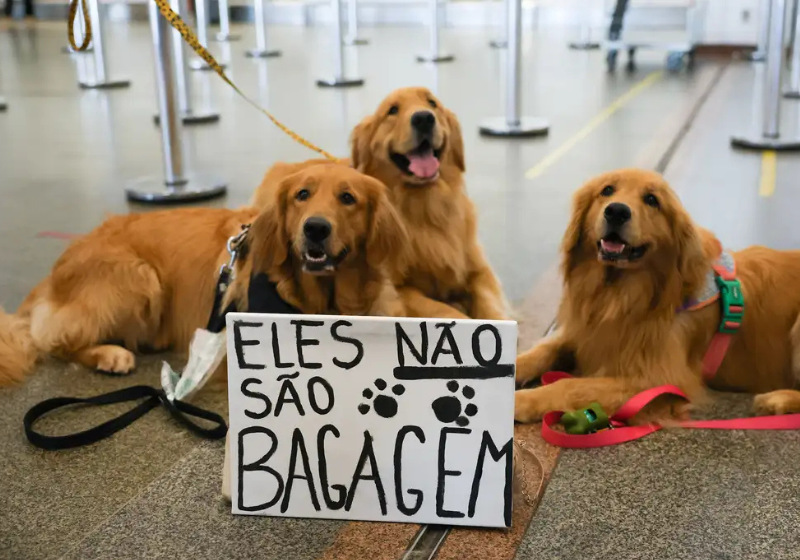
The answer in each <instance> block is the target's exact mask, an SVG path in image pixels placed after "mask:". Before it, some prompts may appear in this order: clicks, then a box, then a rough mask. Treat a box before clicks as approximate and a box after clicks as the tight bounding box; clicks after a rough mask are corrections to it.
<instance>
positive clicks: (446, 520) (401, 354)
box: [227, 313, 517, 527]
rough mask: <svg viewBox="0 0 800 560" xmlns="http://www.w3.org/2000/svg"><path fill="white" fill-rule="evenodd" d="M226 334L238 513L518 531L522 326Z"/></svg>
mask: <svg viewBox="0 0 800 560" xmlns="http://www.w3.org/2000/svg"><path fill="white" fill-rule="evenodd" d="M227 322H228V323H227V324H228V330H227V332H228V383H229V395H230V396H229V398H230V432H229V440H230V451H231V453H230V461H231V464H230V467H231V494H232V501H233V513H239V514H251V515H272V516H285V517H310V518H329V519H353V520H369V521H401V522H402V521H406V522H414V523H443V524H451V525H473V526H484V527H508V526H510V524H511V495H512V472H513V429H514V362H515V354H516V346H517V325H516V323H514V322H508V321H501V322H485V321H473V320H464V321H446V320H441V319H394V318H375V317H369V318H367V317H333V316H319V315H314V316H311V315H269V314H267V315H264V314H245V313H230V314H228V316H227Z"/></svg>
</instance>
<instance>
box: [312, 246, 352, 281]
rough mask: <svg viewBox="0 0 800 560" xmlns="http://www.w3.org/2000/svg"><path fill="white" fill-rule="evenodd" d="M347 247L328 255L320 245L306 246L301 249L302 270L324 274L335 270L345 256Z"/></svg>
mask: <svg viewBox="0 0 800 560" xmlns="http://www.w3.org/2000/svg"><path fill="white" fill-rule="evenodd" d="M347 252H348V251H347V247H345V248H344V249H342V250H341V251H340V252H339V253H338V254H336V255H330V254H328V252H327V251H326V250H325V249H323V248H322V247H318V246H306V248H305V250H304V251H303V254H302V258H303V271H304V272H307V273H309V274H315V275H326V274H333V273H334V272H336V267H338V266H339V264H340V263H341V262H342V261H343V260H344V258H345V257H346V256H347Z"/></svg>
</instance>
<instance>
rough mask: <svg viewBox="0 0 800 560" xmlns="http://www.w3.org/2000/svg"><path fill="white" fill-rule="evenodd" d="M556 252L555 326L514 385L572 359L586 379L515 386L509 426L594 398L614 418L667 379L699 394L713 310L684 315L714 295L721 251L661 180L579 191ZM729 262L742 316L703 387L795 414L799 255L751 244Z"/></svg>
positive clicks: (639, 178) (798, 402)
mask: <svg viewBox="0 0 800 560" xmlns="http://www.w3.org/2000/svg"><path fill="white" fill-rule="evenodd" d="M561 250H562V272H563V275H564V295H563V299H562V301H561V307H560V310H559V313H558V329H557V330H556V332H555V333H554V334H553V335H552V336H551V337H548V338H545V339H543V340H542V341H541V342H540V343H539V344H538V345H537V346H535V347H534V348H533V349H531V350H530V351H528V352H526V353H524V354H522V355H520V356H519V357H518V359H517V382H518V383H519V384H524V383H527V382H530V381H532V380H535V379H537V378H538V377H540V376H541V375H542V374H543V373H544V372H546V371H548V370H549V369H551V368H558V367H563V364H564V363H568V362H570V361H573V360H574V363H575V364H576V366H577V370H578V372H579V373H580V374H581V376H582V378H574V379H564V380H560V381H557V382H555V383H553V384H551V385H547V386H544V387H539V388H535V389H525V390H521V391H518V392H517V394H516V414H515V417H516V419H517V420H518V421H520V422H529V421H532V420H537V419H539V418H541V417H542V416H543V415H544V414H545V413H546V412H548V411H550V410H574V409H577V408H582V407H585V406H588V405H589V404H590V403H591V402H592V401H597V402H599V403H600V404H601V406H602V407H603V408H604V409H605V411H606V412H607V413H609V414H611V413H613V412H614V411H615V410H616V409H617V408H618V407H619V406H620V405H621V404H622V403H623V402H625V401H626V400H627V399H629V398H630V397H632V396H633V395H634V394H636V393H638V392H640V391H643V390H645V389H649V388H652V387H655V386H658V385H663V384H674V385H677V386H678V387H680V388H681V389H682V390H683V391H684V392H685V393H686V394H687V395H688V396H689V397H690V398H691V399H692V400H695V399H697V398H701V397H702V396H703V391H704V383H703V376H702V370H703V358H704V355H705V352H706V349H707V348H708V346H709V343H710V342H711V340H712V337H713V336H714V334H715V333H716V332H717V330H718V327H719V325H720V318H721V306H720V303H719V302H718V301H716V302H713V304H708V305H706V306H704V307H700V308H699V309H697V310H692V311H688V310H684V309H685V307H686V304H687V302H689V301H693V300H700V301H702V298H703V297H704V296H708V295H709V292H708V291H707V290H708V287H709V285H710V287H711V292H710V294H711V295H713V294H714V285H715V284H714V278H713V273H712V265H713V264H715V262H717V260H718V258H720V256H721V246H720V244H719V242H718V241H717V239H716V238H715V237H714V236H713V235H712V234H711V233H710V232H708V231H706V230H704V229H701V228H699V227H697V226H696V225H695V224H694V223H693V222H692V220H691V218H690V217H689V215H688V214H687V213H686V211H685V210H684V209H683V207H682V206H681V204H680V202H679V200H678V198H677V196H676V195H675V194H674V193H673V191H672V190H671V189H670V187H669V185H667V183H666V182H665V181H664V179H663V178H662V177H661V176H660V175H657V174H655V173H651V172H648V171H640V170H632V169H627V170H620V171H615V172H612V173H607V174H605V175H601V176H600V177H597V178H596V179H593V180H591V181H589V182H588V183H587V184H586V185H585V186H584V187H582V188H581V189H580V190H579V191H578V192H577V193H576V195H575V198H574V205H573V214H572V219H571V221H570V224H569V226H568V228H567V231H566V234H565V235H564V239H563V244H562V246H561ZM732 256H733V259H734V260H735V270H736V275H737V277H738V279H739V280H740V281H741V286H742V292H743V294H744V318H743V321H742V324H741V328H740V330H739V331H738V332H737V333H736V334H733V335H732V337H733V338H732V339H731V340H732V342H731V345H730V347H729V349H728V351H727V353H726V354H725V358H724V360H723V361H722V364H721V367H720V368H719V370H718V372H717V373H716V376H714V377H713V378H712V379H711V380H710V382H709V384H710V386H711V387H713V388H716V389H725V390H735V391H747V392H751V393H761V394H759V395H758V396H757V397H756V398H755V408H756V410H757V411H758V412H759V413H767V414H769V413H777V414H781V413H787V412H800V392H798V391H796V390H792V389H791V388H792V387H794V386H796V385H797V383H798V381H800V290H799V289H798V287H797V286H798V278H800V251H774V250H771V249H767V248H764V247H751V248H748V249H745V250H743V251H738V252H735V253H733V254H732ZM709 282H710V284H709ZM708 301H711V300H708ZM685 412H686V406H685V403H682V402H680V403H679V402H674V403H664V404H663V405H660V406H659V405H657V406H656V409H654V410H650V411H646V412H645V414H646V415H649V416H650V418H649V419H653V415H655V419H658V420H667V419H671V418H673V417H676V416H677V417H683V416H684V414H685Z"/></svg>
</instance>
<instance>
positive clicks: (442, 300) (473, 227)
mask: <svg viewBox="0 0 800 560" xmlns="http://www.w3.org/2000/svg"><path fill="white" fill-rule="evenodd" d="M419 111H430V112H432V113H433V115H434V117H435V125H434V127H433V129H432V133H431V144H432V146H433V148H435V149H436V150H437V152H438V158H437V159H438V160H439V162H440V168H439V172H438V174H437V175H436V176H435V177H433V178H432V179H427V180H426V179H419V178H418V177H416V176H413V175H410V174H409V173H406V172H403V171H402V170H401V169H400V168H398V166H397V165H396V164H395V163H394V162H393V161H392V158H391V157H390V152H395V153H407V152H409V151H411V150H414V149H415V148H416V137H415V132H414V129H413V127H412V125H411V118H412V116H413V115H414V114H415V113H417V112H419ZM390 112H391V113H392V114H389V113H390ZM351 144H352V154H351V155H352V158H351V162H348V161H347V160H339V162H338V163H334V164H330V163H329V165H337V164H338V165H348V164H352V165H353V166H354V167H355V168H357V169H358V170H359V171H361V172H363V173H366V174H367V175H369V176H371V177H375V178H376V179H378V180H379V181H381V182H382V183H384V184H385V185H387V186H388V187H389V192H390V196H391V199H392V201H393V202H394V204H395V206H396V208H397V210H398V212H399V214H400V216H401V218H402V221H403V223H404V224H405V228H406V230H407V231H408V234H409V243H408V244H407V246H406V248H405V252H404V253H405V254H404V255H402V257H401V256H400V255H398V256H397V257H396V258H393V259H392V260H391V262H390V265H391V274H392V278H393V279H394V282H395V284H396V285H397V287H398V290H399V291H400V294H401V296H402V298H403V303H404V305H405V307H406V312H407V313H408V314H409V315H411V316H416V317H458V318H465V317H466V316H469V317H473V318H479V319H505V318H507V314H508V313H507V304H506V301H505V299H504V296H503V293H502V288H501V286H500V283H499V282H498V280H497V278H496V277H495V275H494V272H493V271H492V269H491V267H490V266H489V264H488V262H487V261H486V258H485V256H484V254H483V250H482V248H481V246H480V244H479V243H478V239H477V218H476V212H475V208H474V206H473V204H472V201H471V200H470V199H469V197H468V196H467V194H466V192H465V189H464V180H463V173H464V169H465V166H464V142H463V139H462V137H461V127H460V126H459V124H458V120H457V119H456V117H455V115H454V114H453V113H452V112H451V111H449V110H448V109H446V108H445V107H444V106H443V105H442V103H441V102H440V101H439V100H438V99H437V98H436V97H435V96H434V95H433V94H432V93H431V92H430V91H428V90H427V89H425V88H404V89H399V90H396V91H394V92H392V93H391V94H389V96H388V97H386V99H384V100H383V101H382V102H381V104H380V105H379V106H378V109H377V110H376V111H375V113H374V114H373V115H370V116H368V117H366V118H365V119H364V120H362V121H361V122H360V123H359V124H358V125H357V126H356V127H355V129H354V130H353V133H352V136H351ZM319 162H320V160H311V161H309V162H303V163H296V164H277V165H276V166H274V167H273V168H272V169H271V170H270V171H269V172H268V173H267V175H266V177H265V178H264V181H263V182H262V185H261V186H260V187H259V189H258V190H257V192H256V194H255V195H254V198H253V203H254V205H255V206H257V207H258V206H259V205H260V203H261V201H262V200H265V199H266V198H268V196H269V195H268V193H269V190H270V189H271V188H272V187H273V186H274V184H276V182H277V181H278V180H280V178H281V177H283V176H285V175H286V174H288V173H292V172H294V171H296V170H297V169H299V168H302V167H304V166H306V165H316V164H319Z"/></svg>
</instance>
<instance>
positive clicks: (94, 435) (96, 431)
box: [23, 385, 228, 451]
mask: <svg viewBox="0 0 800 560" xmlns="http://www.w3.org/2000/svg"><path fill="white" fill-rule="evenodd" d="M140 399H145V400H144V401H143V402H141V403H139V404H138V405H137V406H135V407H134V408H132V409H130V410H129V411H127V412H125V413H124V414H121V415H119V416H117V417H116V418H112V419H111V420H108V421H107V422H104V423H102V424H100V425H99V426H95V427H93V428H89V429H88V430H84V431H82V432H77V433H74V434H69V435H65V436H48V435H44V434H41V433H39V432H37V431H35V430H34V429H33V425H34V424H35V423H36V421H37V420H39V419H40V418H41V417H42V416H44V415H45V414H47V413H49V412H52V411H54V410H57V409H59V408H64V407H67V406H73V405H88V406H105V405H108V404H118V403H123V402H128V401H138V400H140ZM159 404H163V405H164V406H165V407H166V408H167V410H168V411H169V413H170V415H172V417H173V418H175V419H176V420H178V421H179V422H180V423H181V424H183V425H184V426H185V427H186V428H188V429H189V431H191V432H192V433H194V434H196V435H198V436H201V437H204V438H207V439H221V438H223V437H225V434H226V433H227V431H228V426H227V425H226V424H225V420H223V418H222V417H221V416H220V415H219V414H216V413H214V412H211V411H208V410H204V409H202V408H199V407H197V406H194V405H191V404H189V403H185V402H181V401H178V400H175V401H170V400H169V399H168V398H167V396H166V394H165V393H164V391H162V390H160V389H156V388H155V387H151V386H149V385H135V386H133V387H127V388H125V389H120V390H118V391H112V392H110V393H104V394H102V395H96V396H94V397H88V398H83V399H82V398H75V397H56V398H53V399H48V400H46V401H42V402H40V403H39V404H37V405H34V406H33V407H31V409H30V410H28V412H27V413H26V414H25V418H24V419H23V425H24V427H25V436H26V437H27V438H28V441H30V442H31V444H33V445H35V446H36V447H39V448H41V449H45V450H47V451H54V450H57V449H70V448H73V447H82V446H84V445H90V444H92V443H96V442H98V441H100V440H103V439H105V438H107V437H110V436H112V435H113V434H115V433H117V432H118V431H120V430H122V429H123V428H126V427H127V426H130V425H131V424H132V423H134V422H135V421H136V420H138V419H139V418H141V417H142V416H144V415H145V414H147V413H148V412H150V411H151V410H153V409H154V408H156V407H157V406H158V405H159ZM190 416H194V417H196V418H202V419H204V420H209V421H211V422H213V423H215V424H216V426H214V427H212V428H204V427H203V426H200V425H199V424H196V423H194V422H193V421H192V420H191V419H190V418H189V417H190Z"/></svg>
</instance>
